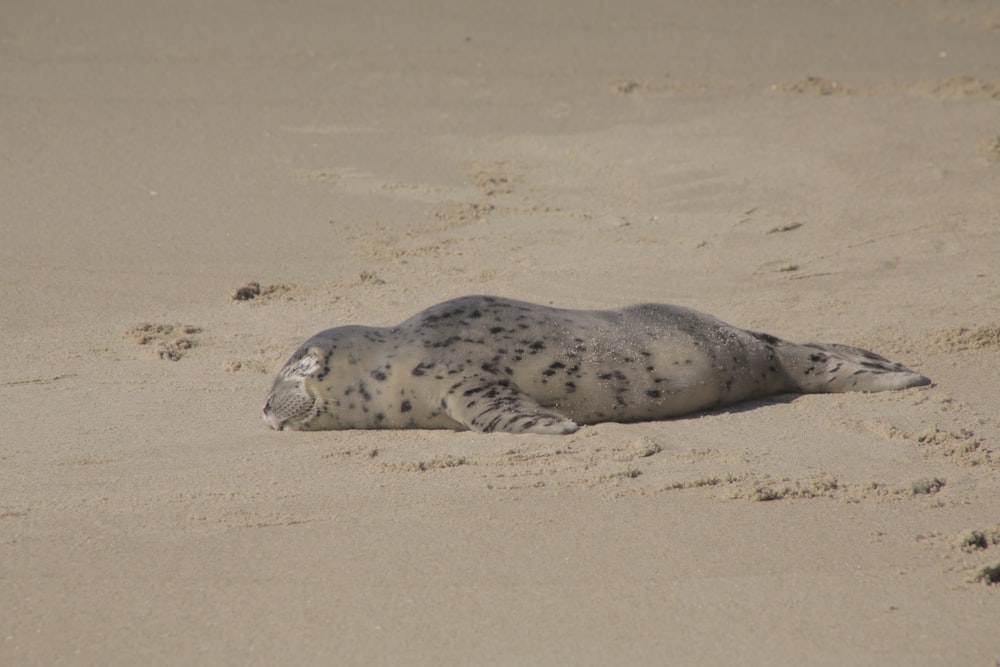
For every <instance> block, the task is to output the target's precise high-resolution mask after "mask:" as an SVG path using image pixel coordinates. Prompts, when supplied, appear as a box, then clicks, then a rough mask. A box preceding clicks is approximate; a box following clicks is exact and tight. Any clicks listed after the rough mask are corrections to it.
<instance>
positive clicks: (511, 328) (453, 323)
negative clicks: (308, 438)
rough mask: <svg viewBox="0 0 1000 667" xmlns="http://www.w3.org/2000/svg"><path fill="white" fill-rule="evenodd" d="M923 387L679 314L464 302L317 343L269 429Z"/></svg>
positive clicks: (673, 409)
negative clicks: (391, 323) (392, 323)
mask: <svg viewBox="0 0 1000 667" xmlns="http://www.w3.org/2000/svg"><path fill="white" fill-rule="evenodd" d="M929 383H930V380H929V379H928V378H926V377H924V376H923V375H920V374H918V373H915V372H913V371H911V370H910V369H908V368H906V367H905V366H902V365H900V364H896V363H893V362H891V361H889V360H888V359H885V358H883V357H880V356H878V355H876V354H874V353H872V352H868V351H867V350H862V349H860V348H855V347H850V346H846V345H837V344H827V343H805V344H801V345H800V344H795V343H790V342H787V341H784V340H781V339H779V338H776V337H774V336H770V335H768V334H762V333H756V332H752V331H746V330H744V329H739V328H736V327H733V326H730V325H728V324H726V323H724V322H721V321H720V320H717V319H715V318H714V317H711V316H709V315H705V314H702V313H699V312H697V311H694V310H690V309H687V308H681V307H678V306H670V305H664V304H641V305H636V306H630V307H627V308H623V309H621V310H606V311H603V310H601V311H589V310H565V309H560V308H551V307H548V306H541V305H536V304H531V303H526V302H522V301H514V300H511V299H504V298H499V297H492V296H467V297H461V298H458V299H453V300H451V301H446V302H444V303H440V304H438V305H435V306H431V307H430V308H427V309H426V310H424V311H422V312H420V313H418V314H416V315H414V316H413V317H411V318H410V319H408V320H406V321H405V322H403V323H401V324H399V325H398V326H394V327H386V328H379V327H364V326H345V327H337V328H334V329H328V330H326V331H322V332H320V333H318V334H316V335H315V336H313V337H312V338H310V339H309V340H307V341H306V342H305V343H303V345H302V346H301V347H300V348H299V349H298V350H297V351H296V352H295V353H294V354H293V355H292V357H291V358H290V359H289V360H288V362H287V363H286V364H285V366H284V368H283V369H282V370H281V371H280V372H279V373H278V376H277V378H276V379H275V381H274V386H273V388H272V390H271V393H270V395H269V396H268V398H267V401H266V402H265V404H264V419H265V421H266V422H267V423H268V424H269V425H271V426H272V427H273V428H275V429H279V430H280V429H296V430H320V429H374V428H451V429H458V430H461V429H470V430H473V431H480V432H489V431H505V432H509V433H541V434H566V433H572V432H573V431H575V430H577V428H578V426H579V424H591V423H595V422H602V421H616V422H628V421H643V420H654V419H665V418H669V417H676V416H678V415H683V414H687V413H690V412H694V411H697V410H704V409H710V408H717V407H722V406H726V405H732V404H734V403H738V402H740V401H745V400H748V399H753V398H759V397H762V396H768V395H772V394H780V393H818V392H845V391H884V390H889V389H905V388H908V387H916V386H920V385H926V384H929Z"/></svg>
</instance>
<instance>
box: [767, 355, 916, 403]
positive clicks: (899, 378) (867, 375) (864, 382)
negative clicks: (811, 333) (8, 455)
mask: <svg viewBox="0 0 1000 667" xmlns="http://www.w3.org/2000/svg"><path fill="white" fill-rule="evenodd" d="M778 355H779V357H780V358H781V362H782V366H783V367H784V369H785V371H786V372H787V374H788V376H789V378H790V379H791V380H792V381H793V382H794V383H795V384H796V386H797V388H798V389H799V390H800V391H802V392H803V393H835V392H847V391H891V390H895V389H908V388H910V387H922V386H924V385H928V384H930V383H931V379H930V378H928V377H926V376H924V375H921V374H920V373H916V372H914V371H912V370H910V369H909V368H907V367H906V366H904V365H903V364H898V363H895V362H893V361H889V360H888V359H886V358H885V357H881V356H879V355H877V354H875V353H874V352H869V351H868V350H864V349H862V348H860V347H852V346H850V345H840V344H837V343H805V344H802V345H795V344H789V345H787V346H784V347H779V348H778Z"/></svg>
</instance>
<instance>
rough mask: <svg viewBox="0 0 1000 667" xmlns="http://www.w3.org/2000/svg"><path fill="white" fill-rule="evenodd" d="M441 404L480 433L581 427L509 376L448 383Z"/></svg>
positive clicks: (549, 431) (558, 432) (549, 432)
mask: <svg viewBox="0 0 1000 667" xmlns="http://www.w3.org/2000/svg"><path fill="white" fill-rule="evenodd" d="M442 404H443V405H444V408H445V411H446V412H447V413H448V416H449V417H451V418H452V419H454V420H455V421H457V422H459V423H461V424H462V425H464V426H466V427H467V428H468V429H469V430H472V431H477V432H479V433H490V432H493V431H500V432H503V433H534V434H536V435H566V434H568V433H573V432H574V431H576V430H577V429H578V428H579V426H578V425H577V423H576V422H574V421H573V420H571V419H566V418H565V417H563V416H562V415H560V414H559V413H557V412H553V411H552V410H549V409H547V408H543V407H542V406H541V405H539V404H538V402H537V401H535V400H534V399H533V398H531V397H530V396H527V395H525V394H522V393H521V392H520V391H518V390H517V389H516V388H515V387H514V386H513V385H512V384H511V382H510V381H509V380H506V379H495V378H491V377H483V376H478V375H476V376H472V377H469V378H465V379H464V380H462V381H461V382H458V383H456V384H454V385H452V386H451V387H449V389H448V393H447V395H445V397H444V399H443V400H442Z"/></svg>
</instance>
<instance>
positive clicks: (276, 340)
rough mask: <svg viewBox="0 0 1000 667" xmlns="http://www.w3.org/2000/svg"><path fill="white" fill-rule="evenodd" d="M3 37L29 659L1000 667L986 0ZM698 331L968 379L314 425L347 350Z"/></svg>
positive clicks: (504, 14) (2, 640) (7, 22)
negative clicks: (542, 322) (370, 426)
mask: <svg viewBox="0 0 1000 667" xmlns="http://www.w3.org/2000/svg"><path fill="white" fill-rule="evenodd" d="M669 5H670V6H669V7H667V6H666V5H664V3H658V2H647V1H645V0H625V1H624V2H619V3H613V5H611V4H609V5H608V6H607V7H600V6H597V5H593V4H588V5H585V6H584V5H580V4H579V3H569V2H560V1H553V2H544V3H541V4H538V3H534V4H531V5H530V6H529V4H528V3H524V6H523V7H521V6H520V5H517V4H516V3H515V4H514V5H513V6H510V3H507V4H504V3H485V2H472V3H469V2H459V1H457V0H432V1H431V2H425V3H408V2H402V1H395V0H393V1H390V2H383V3H374V4H372V3H340V2H335V3H317V2H305V1H303V2H298V1H296V2H290V3H276V2H255V3H232V2H219V3H208V4H205V3H188V2H181V3H172V4H151V3H127V2H122V1H120V0H103V1H102V0H85V1H84V2H79V3H74V4H72V5H70V4H68V3H63V2H55V1H54V0H49V1H43V2H34V3H6V5H5V6H4V7H3V8H0V56H2V57H0V91H2V93H0V96H2V99H3V102H4V103H3V104H2V105H0V145H2V146H3V147H4V159H3V160H2V161H0V195H2V200H3V202H4V207H3V208H4V210H3V214H2V216H0V290H2V297H0V337H2V347H0V403H2V405H3V406H4V409H3V414H4V417H5V419H4V422H5V428H4V435H3V437H2V438H0V600H2V605H3V609H4V614H3V618H2V620H0V664H11V665H56V664H73V665H81V664H94V665H97V664H100V665H114V664H121V665H131V664H149V665H157V664H163V665H167V664H185V663H202V664H233V665H236V664H239V665H247V664H277V663H282V664H310V663H314V664H315V663H322V664H366V665H378V664H385V665H395V664H427V665H437V664H484V665H485V664H581V665H582V664H728V663H732V662H738V663H739V664H741V665H755V664H771V665H801V664H818V665H822V664H829V665H841V664H854V665H886V664H906V665H910V666H915V665H939V664H956V665H957V664H968V665H992V664H994V663H996V662H998V661H1000V638H998V637H1000V635H998V633H997V627H1000V586H998V585H997V584H995V583H992V584H991V582H995V580H996V577H995V576H994V574H995V572H996V568H997V565H998V563H1000V546H998V540H997V539H995V536H996V534H997V525H998V517H1000V419H998V417H997V415H1000V395H998V393H997V392H996V380H997V377H1000V346H998V335H997V332H998V330H1000V270H998V263H997V258H998V257H1000V163H998V161H997V159H995V158H996V153H997V150H996V147H995V144H996V138H997V137H998V136H1000V99H998V92H997V91H998V85H1000V83H998V82H1000V69H998V63H1000V28H998V26H1000V22H998V14H997V11H996V9H995V7H994V5H993V4H992V3H990V2H985V1H969V2H960V3H956V2H946V1H944V0H915V1H913V2H906V3H870V2H860V0H858V1H853V0H852V1H848V2H842V3H836V4H833V3H829V4H822V5H820V4H817V3H809V4H806V5H803V4H801V3H794V2H790V1H788V0H783V1H778V0H774V1H766V2H758V3H743V2H734V1H732V0H719V1H718V2H707V3H706V2H693V1H692V2H680V3H669ZM475 292H478V293H496V294H501V295H505V296H510V297H514V298H521V299H527V300H533V301H537V302H541V303H551V304H554V305H559V306H565V307H578V308H602V307H617V306H620V305H624V304H626V303H629V302H638V301H662V302H671V303H677V304H680V305H685V306H690V307H694V308H697V309H699V310H704V311H706V312H710V313H712V314H714V315H716V316H718V317H720V318H722V319H724V320H726V321H729V322H732V323H733V324H737V325H740V326H744V327H747V328H752V329H756V330H764V331H768V332H771V333H774V334H776V335H780V336H783V337H787V338H789V339H793V340H796V339H800V340H808V339H817V340H828V341H836V342H843V343H849V344H854V345H860V346H863V347H869V348H872V349H875V350H876V351H878V352H879V353H882V354H885V355H886V356H889V357H892V358H898V359H899V360H900V361H903V362H905V363H907V364H909V365H911V366H912V367H913V368H915V369H916V370H918V371H919V372H921V373H924V374H926V375H928V376H930V377H932V378H933V379H934V380H935V382H936V384H935V386H933V387H930V388H923V389H919V390H913V391H908V392H902V393H887V394H877V395H860V394H858V395H854V394H851V395H830V396H806V397H797V398H793V397H777V398H775V399H773V400H768V401H759V402H756V403H751V404H747V405H744V406H738V407H737V408H736V409H733V410H729V411H720V412H714V413H708V414H702V415H694V416H691V417H689V418H685V419H679V420H674V421H669V422H659V423H649V424H632V425H619V424H601V425H596V426H591V427H586V428H583V429H581V431H580V432H578V433H576V434H574V435H572V436H568V437H564V438H542V437H515V436H508V435H504V434H496V435H492V436H481V435H473V434H468V433H452V432H421V431H411V432H340V433H333V432H330V433H278V432H274V431H270V430H268V429H267V428H266V427H265V426H264V424H263V423H262V421H261V420H260V418H259V409H260V404H261V401H262V400H263V398H264V396H265V394H266V392H267V389H268V387H269V384H270V381H271V375H272V374H273V373H274V372H275V371H277V369H278V368H279V367H280V366H281V364H282V363H283V361H284V359H285V358H286V357H287V356H288V354H290V352H291V351H292V350H293V349H294V348H295V347H296V346H297V345H298V344H299V343H300V342H301V341H302V340H304V339H305V338H306V337H307V336H309V335H311V334H313V333H315V332H316V331H318V330H320V329H324V328H327V327H331V326H335V325H338V324H346V323H363V324H371V325H388V324H392V323H395V322H398V321H401V320H402V319H403V318H404V317H407V316H409V315H410V314H412V313H413V312H415V311H416V310H419V309H421V308H423V307H426V306H428V305H430V304H433V303H436V302H438V301H441V300H444V299H446V298H450V297H454V296H457V295H460V294H466V293H475Z"/></svg>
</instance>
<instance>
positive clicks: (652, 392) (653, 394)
mask: <svg viewBox="0 0 1000 667" xmlns="http://www.w3.org/2000/svg"><path fill="white" fill-rule="evenodd" d="M662 395H663V394H662V393H661V392H660V390H659V389H647V390H646V396H649V397H650V398H659V397H660V396H662Z"/></svg>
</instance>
